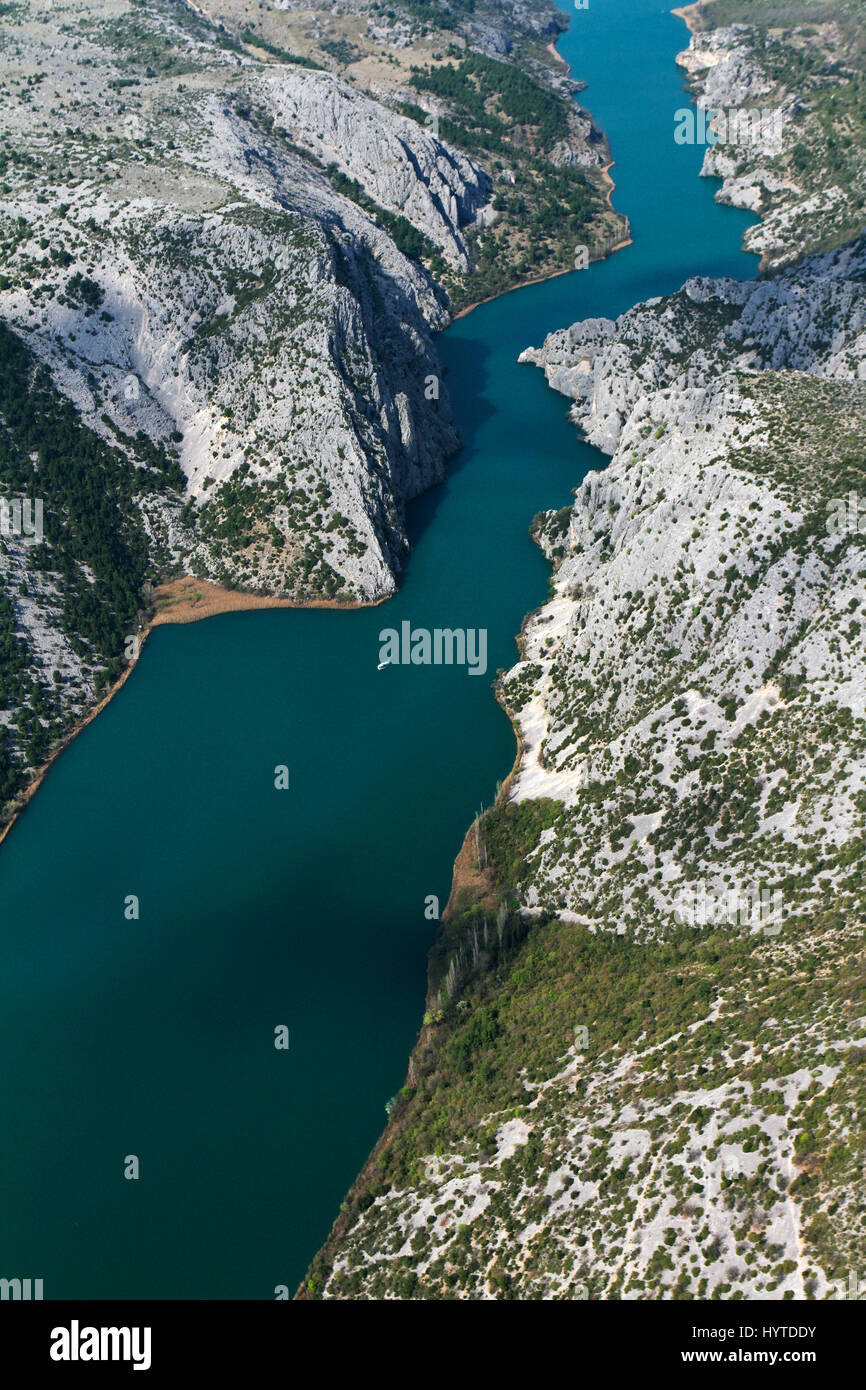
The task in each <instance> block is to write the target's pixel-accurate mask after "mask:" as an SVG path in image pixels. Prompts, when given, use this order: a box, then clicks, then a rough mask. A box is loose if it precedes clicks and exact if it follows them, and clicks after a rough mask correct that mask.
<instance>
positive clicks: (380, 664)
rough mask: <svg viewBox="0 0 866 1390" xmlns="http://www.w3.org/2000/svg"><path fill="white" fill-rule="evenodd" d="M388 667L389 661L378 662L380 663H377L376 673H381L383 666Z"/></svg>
mask: <svg viewBox="0 0 866 1390" xmlns="http://www.w3.org/2000/svg"><path fill="white" fill-rule="evenodd" d="M390 665H391V663H390V661H380V662H379V665H378V666H377V667H376V670H377V671H381V670H382V669H383V668H384V667H385V666H390Z"/></svg>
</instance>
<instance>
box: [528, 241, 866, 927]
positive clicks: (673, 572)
mask: <svg viewBox="0 0 866 1390" xmlns="http://www.w3.org/2000/svg"><path fill="white" fill-rule="evenodd" d="M864 269H866V239H863V238H861V239H860V240H859V241H857V242H856V243H853V244H852V245H850V246H848V247H845V248H842V249H841V250H840V251H837V252H834V253H832V254H830V255H827V256H823V257H816V258H813V259H812V260H810V261H809V262H807V263H805V264H803V265H801V266H799V267H797V269H796V270H790V271H786V272H784V273H782V274H780V275H777V276H774V277H772V278H770V279H767V280H764V281H753V282H748V283H739V282H736V281H728V280H724V281H720V280H702V279H696V280H692V281H689V282H688V283H687V284H686V286H685V287H684V289H683V290H682V291H681V292H680V293H679V294H678V295H674V296H672V297H671V298H670V299H666V300H655V301H650V302H649V303H647V304H644V305H638V306H637V307H636V308H634V309H632V310H630V311H629V312H628V313H627V314H625V315H623V316H622V317H621V318H620V319H619V320H618V321H617V323H616V324H614V323H612V322H610V321H608V320H587V321H585V322H583V323H579V324H575V325H573V326H572V328H570V329H567V330H563V331H560V332H557V333H554V334H551V335H550V337H549V338H548V339H547V340H546V342H545V344H544V346H543V347H542V348H541V349H528V350H527V351H526V352H525V353H524V354H522V360H524V361H528V362H534V363H535V364H536V365H538V366H541V367H543V368H544V371H545V374H546V376H547V379H548V381H549V382H550V384H551V385H552V386H553V387H554V388H555V389H556V390H559V391H561V392H562V393H563V394H565V395H567V396H569V397H570V398H572V400H573V401H574V405H573V407H572V415H573V418H574V420H575V422H576V423H577V424H578V425H579V426H580V427H581V428H582V430H583V431H584V432H585V434H586V436H587V438H588V439H589V440H590V441H591V442H592V443H593V444H595V445H597V446H598V447H599V448H601V449H602V450H604V451H605V452H606V453H609V454H611V455H612V461H611V464H610V466H609V467H608V468H606V469H605V470H604V471H603V472H599V473H590V474H589V475H588V477H587V478H586V479H585V481H584V483H583V486H582V487H581V488H580V490H579V491H578V494H577V500H576V502H575V505H574V507H573V508H572V509H571V510H570V511H569V512H565V513H563V514H557V515H554V514H547V515H546V517H545V518H543V520H542V526H541V532H540V539H541V542H542V544H543V545H544V548H545V550H546V552H547V553H548V555H549V556H550V557H551V559H552V560H553V561H554V563H555V565H556V577H555V584H554V597H553V598H552V600H551V602H550V603H548V604H546V605H545V606H544V607H543V608H542V609H540V610H539V612H538V613H537V614H536V615H535V616H534V617H533V619H532V620H531V622H530V623H529V624H528V626H527V628H526V629H525V632H524V647H523V660H522V662H521V663H520V664H519V665H518V666H517V667H515V668H514V669H513V670H512V671H511V672H510V673H509V674H508V676H507V677H506V678H505V681H504V693H505V698H506V700H507V701H509V703H512V704H513V705H514V707H515V714H516V719H517V723H518V727H519V729H520V733H521V739H522V742H523V745H524V749H525V753H524V757H523V760H522V762H521V765H520V769H519V773H518V777H517V780H516V783H515V790H514V795H515V797H516V798H517V799H518V800H520V799H526V798H535V797H552V798H554V799H558V800H562V801H563V802H564V803H565V804H566V805H567V806H569V807H572V808H574V811H575V816H576V829H577V827H579V826H580V825H581V824H582V823H583V821H584V820H585V818H586V817H588V816H589V817H590V818H592V819H593V820H594V821H595V823H596V825H598V824H599V823H600V822H603V820H604V816H603V815H601V816H600V815H599V811H598V808H597V807H596V806H595V805H594V804H593V803H592V802H589V803H587V799H586V789H587V787H588V785H589V784H591V783H592V782H597V781H606V780H608V779H609V778H610V777H611V776H614V775H616V773H617V772H622V770H623V769H624V768H626V767H630V766H632V764H634V765H635V766H637V767H639V768H640V770H641V771H640V776H639V777H638V776H637V774H635V779H636V783H638V784H640V786H641V790H639V791H637V790H636V791H633V792H631V793H629V799H630V800H631V801H633V811H634V814H633V815H630V816H629V817H628V820H629V822H630V823H631V826H632V828H631V830H630V831H629V833H628V835H627V836H626V838H625V839H624V840H623V841H622V842H618V837H616V836H614V837H612V838H611V839H610V841H609V842H607V841H606V840H605V837H604V835H602V837H601V842H600V843H598V846H597V851H596V853H595V854H594V855H593V854H590V855H586V854H585V853H584V852H583V850H584V849H585V846H586V844H587V843H588V842H589V838H590V837H589V836H587V837H584V838H583V839H581V835H580V834H579V833H578V834H577V836H576V838H577V841H578V842H579V843H580V844H581V846H582V849H581V853H580V854H579V855H578V857H577V860H576V861H574V862H572V861H571V859H570V857H569V856H568V855H565V854H564V853H563V850H562V846H561V844H553V843H550V844H544V845H542V846H541V848H540V849H539V853H538V855H537V858H536V859H535V860H534V861H533V863H532V865H531V868H530V872H529V874H528V885H529V886H528V893H529V895H530V896H527V903H528V904H529V905H530V906H533V907H535V908H537V907H540V906H544V907H547V908H551V907H553V908H555V909H556V910H559V911H565V912H570V913H572V914H573V913H574V912H575V911H582V912H583V913H584V915H585V914H586V911H587V908H588V904H590V903H592V901H593V900H594V899H595V897H596V895H597V894H599V895H600V896H604V895H605V893H606V891H607V890H606V889H605V888H604V887H603V886H602V885H603V880H602V879H601V878H600V871H601V869H602V867H603V866H604V864H605V862H608V863H609V864H612V863H614V862H619V861H620V860H622V859H624V858H625V857H626V855H628V853H629V852H630V851H631V850H632V849H633V848H637V850H638V851H639V863H641V864H642V865H643V867H642V868H641V870H640V873H644V872H645V873H646V875H647V879H646V882H647V893H648V898H647V904H652V905H653V906H652V911H650V912H649V914H648V915H647V914H646V913H645V914H644V915H645V918H646V923H647V924H649V923H650V922H651V921H654V920H658V918H659V916H661V917H662V918H664V915H665V914H668V915H670V914H671V913H672V911H673V903H674V898H675V896H676V892H677V891H678V888H679V886H680V885H679V879H680V873H681V865H680V862H679V860H678V856H677V853H676V851H675V850H674V849H673V848H671V849H670V850H668V851H665V852H664V853H662V854H660V855H659V854H657V853H656V851H655V850H654V849H653V847H652V840H653V837H654V835H655V832H656V831H658V830H659V827H660V826H662V825H663V824H664V822H665V820H666V818H667V819H670V818H671V817H672V816H673V815H674V809H673V808H674V807H676V806H678V805H679V806H680V808H681V809H680V810H678V811H676V815H681V814H683V811H682V808H684V807H685V806H686V805H688V804H689V802H690V799H691V798H693V797H694V796H695V795H696V792H697V789H698V784H697V783H696V781H695V775H694V774H693V773H691V772H690V771H689V768H690V766H691V765H692V763H691V760H692V759H694V758H695V757H696V756H698V752H697V750H698V745H699V744H700V746H702V747H706V748H708V747H710V746H712V747H714V748H716V749H718V750H722V749H726V750H728V751H729V752H731V751H732V750H733V749H734V747H735V745H736V743H737V740H738V739H739V737H740V735H741V734H742V731H743V729H744V727H745V726H746V725H747V724H756V723H758V722H760V721H761V719H762V717H763V716H765V715H766V714H768V713H769V714H770V715H774V718H770V719H768V720H767V723H766V725H765V726H764V727H767V728H771V727H772V726H773V725H774V724H775V725H776V726H778V725H779V722H780V717H779V711H780V710H781V709H782V707H783V706H785V703H786V701H785V695H784V690H783V687H785V679H786V678H788V679H789V682H790V680H793V679H794V677H796V680H797V681H799V680H800V678H801V677H802V678H803V679H804V680H805V681H806V682H807V683H808V688H809V691H810V699H811V701H812V702H813V704H814V703H815V701H821V702H825V703H826V707H827V716H826V717H827V718H828V719H831V718H832V716H831V714H830V710H831V709H832V708H833V707H835V706H836V705H843V706H844V707H845V708H846V709H847V710H848V711H849V712H850V715H851V717H852V718H853V719H855V720H857V721H861V720H863V719H864V717H866V703H864V698H866V697H864V695H863V691H864V690H866V656H864V650H863V646H862V642H861V641H860V638H859V624H857V623H854V624H852V625H851V628H850V631H849V629H848V624H847V623H846V622H844V621H843V620H842V615H843V614H844V613H846V612H848V611H851V612H853V611H855V610H856V609H857V608H858V606H859V603H860V601H861V596H862V583H863V579H862V573H861V559H860V551H859V548H858V546H857V544H856V540H857V537H856V536H854V537H851V536H846V537H841V536H840V535H839V534H838V533H837V532H834V530H833V528H832V526H831V525H830V520H829V519H830V515H831V507H832V503H833V499H834V498H836V497H837V495H838V494H840V493H841V494H843V495H844V494H845V492H846V489H847V488H848V486H849V485H850V484H851V482H852V480H855V479H854V474H850V475H849V473H848V471H847V469H848V464H847V463H846V462H845V460H846V459H849V457H851V458H853V454H850V455H849V451H850V450H851V449H856V440H857V438H858V435H859V434H861V433H862V430H863V426H864V422H866V291H864ZM855 473H856V470H855ZM849 541H850V542H851V544H848V542H849ZM833 652H835V653H836V656H835V658H834V657H833V656H832V655H831V653H833ZM779 681H781V682H782V685H781V686H780V685H779ZM795 684H796V681H795ZM678 711H679V713H678ZM788 717H789V718H790V719H791V720H797V721H799V720H801V719H806V718H807V716H806V712H805V710H803V709H799V710H798V711H797V713H796V714H794V712H793V710H790V711H789V716H788ZM809 717H811V716H809ZM807 722H808V720H807ZM698 730H700V738H699V737H698ZM777 731H778V730H777ZM701 739H703V740H709V742H704V743H701ZM857 748H858V749H859V751H856V752H855V749H854V747H853V746H848V747H847V748H845V749H843V748H839V749H837V750H836V752H835V754H834V763H833V765H834V771H833V773H832V775H828V776H826V777H822V778H821V779H820V786H819V783H818V781H817V780H816V781H814V782H813V783H812V785H811V788H810V796H809V810H808V812H807V810H806V807H805V805H803V804H801V805H800V806H799V810H798V811H797V814H794V810H795V807H796V805H797V803H798V802H802V796H801V789H800V790H798V783H797V781H796V779H791V780H790V781H789V782H786V785H787V786H788V790H789V794H788V795H787V800H786V801H785V802H784V804H783V803H782V802H779V805H778V806H776V801H777V799H778V798H777V797H775V796H774V797H772V798H771V799H770V805H771V807H772V809H771V810H768V811H766V815H764V812H763V811H762V812H761V814H760V816H759V820H758V821H756V826H755V829H756V830H757V829H758V828H759V825H760V824H763V823H764V821H766V824H767V827H768V834H769V833H770V832H772V833H777V832H778V833H779V834H780V835H781V837H782V839H783V840H784V841H785V842H786V845H787V849H786V851H785V854H784V855H783V858H784V857H785V856H787V857H791V856H793V855H795V853H796V847H797V846H799V847H800V848H802V847H803V845H805V844H806V843H807V842H809V839H810V837H811V836H812V835H814V834H819V835H823V836H826V837H827V838H828V839H829V840H830V841H831V842H832V843H833V844H835V845H838V844H841V843H843V842H845V841H847V840H848V839H850V838H851V837H852V836H854V835H856V833H858V829H859V826H860V820H861V815H860V812H859V811H858V810H857V805H858V803H857V795H858V789H859V787H860V786H861V785H863V784H864V783H866V747H864V748H862V749H860V748H859V744H858V745H857ZM768 758H770V762H769V764H768V766H772V754H768ZM650 768H653V769H654V773H653V774H652V775H647V774H648V769H650ZM769 796H770V791H769V790H768V791H767V792H766V793H765V800H766V798H767V797H769ZM786 807H788V808H789V809H790V811H791V814H785V808H786ZM765 809H766V808H765ZM720 814H721V811H720ZM623 833H624V834H625V831H624V832H623ZM714 835H715V831H714V830H712V829H711V828H708V831H707V836H708V839H707V843H706V860H707V865H708V867H707V870H706V872H707V874H708V875H710V876H711V877H713V878H714V876H715V875H717V873H718V867H719V866H718V865H715V866H714V864H713V860H714V858H715V850H714V844H715V841H714ZM752 848H753V855H752V860H751V861H749V862H748V863H744V864H743V866H742V873H743V874H744V875H746V874H752V875H754V873H755V872H759V873H760V872H761V869H760V865H761V858H762V854H763V853H764V852H765V851H764V849H762V847H761V843H760V840H759V841H758V844H757V847H755V846H753V847H752ZM766 854H767V856H768V858H767V859H766V861H765V862H764V864H763V872H764V875H765V876H769V877H772V872H773V870H772V852H771V851H770V850H769V848H767V849H766ZM756 865H757V866H758V867H757V869H756ZM727 867H729V868H730V867H731V866H730V865H728V866H727ZM656 870H658V871H659V881H658V882H656V881H654V880H653V875H654V874H655V872H656ZM636 872H637V871H636ZM842 877H843V878H844V874H843V875H842ZM717 886H718V885H717ZM742 886H743V889H744V891H746V884H745V878H744V881H743V885H742ZM581 905H582V906H581ZM632 917H633V913H632V911H631V910H629V909H628V908H627V907H626V908H625V909H624V911H623V912H622V913H621V920H622V921H623V922H624V923H625V922H628V923H629V924H630V925H634V922H633V921H632Z"/></svg>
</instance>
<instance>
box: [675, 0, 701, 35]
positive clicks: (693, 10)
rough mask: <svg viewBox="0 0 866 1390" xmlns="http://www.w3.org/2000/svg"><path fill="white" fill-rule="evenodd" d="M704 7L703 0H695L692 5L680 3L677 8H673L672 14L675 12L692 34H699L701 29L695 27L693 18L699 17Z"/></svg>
mask: <svg viewBox="0 0 866 1390" xmlns="http://www.w3.org/2000/svg"><path fill="white" fill-rule="evenodd" d="M702 9H703V4H702V0H695V3H694V4H692V5H679V6H678V7H677V9H675V10H671V14H675V15H676V17H677V19H681V20H682V21H683V23H684V24H685V26H686V28H687V29H688V31H689V33H690V34H697V33H698V32H699V30H698V29H696V28H695V25H694V24H693V23H692V20H693V19H695V20H696V19H697V18H698V16H699V15H700V13H701V10H702Z"/></svg>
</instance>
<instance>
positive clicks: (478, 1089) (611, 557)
mask: <svg viewBox="0 0 866 1390" xmlns="http://www.w3.org/2000/svg"><path fill="white" fill-rule="evenodd" d="M864 266H866V242H864V240H862V239H861V240H859V241H858V242H856V243H855V244H853V245H852V246H850V247H847V248H845V249H843V250H841V251H839V252H837V253H834V254H833V255H831V256H827V257H823V258H816V259H815V260H813V261H811V262H809V263H808V264H807V265H805V266H803V267H801V268H800V269H799V271H798V272H797V273H794V272H789V273H786V274H785V275H782V276H779V277H777V278H775V279H773V280H770V281H765V282H755V283H752V284H750V285H739V284H736V283H735V282H731V281H704V280H697V281H692V282H690V283H689V284H688V285H687V286H686V287H685V288H684V290H683V291H681V292H680V294H678V295H675V296H673V297H672V298H670V299H666V300H656V301H651V302H649V303H647V304H644V305H640V306H638V307H636V308H635V309H633V310H631V311H630V312H629V313H627V314H625V315H624V316H623V317H622V318H621V319H620V320H619V321H618V322H617V323H613V322H610V321H605V320H596V321H589V322H587V323H582V324H576V325H574V327H573V328H572V329H570V330H567V331H566V332H563V333H555V334H553V335H551V337H550V338H549V339H548V340H547V342H546V343H545V345H544V347H543V348H542V349H540V350H529V351H528V352H527V353H525V354H524V360H526V361H530V362H535V363H536V364H537V365H539V366H542V367H543V368H544V370H545V371H546V373H547V376H548V379H549V381H550V382H551V385H553V386H555V387H556V389H558V390H560V391H562V392H563V393H564V394H566V395H567V396H569V397H571V398H573V400H574V407H573V414H574V418H575V422H576V423H577V424H578V425H579V426H580V427H581V428H582V430H583V431H584V432H585V434H586V435H587V437H588V438H589V439H591V440H592V441H593V442H595V443H596V444H598V445H599V447H601V448H602V449H603V450H604V451H605V452H608V453H610V454H611V455H612V459H611V463H610V465H609V466H608V467H607V468H605V469H604V470H602V471H599V472H596V473H591V474H590V475H589V476H588V477H587V478H586V480H585V481H584V483H583V485H582V487H581V488H580V490H579V491H578V494H577V497H576V500H575V503H574V506H573V507H571V508H566V509H565V510H564V511H563V512H562V513H549V514H545V515H544V516H542V517H540V518H539V519H538V523H537V538H538V540H539V542H540V544H541V545H542V546H543V547H544V549H545V552H546V553H547V555H548V556H549V558H550V559H551V562H552V563H553V565H554V568H555V577H554V581H553V586H552V595H551V599H550V601H549V602H548V603H547V604H545V605H544V606H543V607H542V608H541V609H540V610H539V611H538V612H537V613H536V614H534V615H533V617H532V619H531V620H530V621H529V622H528V624H527V626H526V628H525V630H524V633H523V638H522V660H521V661H520V662H519V663H518V665H517V666H515V667H514V668H513V670H511V671H509V672H508V673H507V674H506V675H505V677H504V678H503V680H502V682H501V696H502V700H503V702H504V703H505V705H506V707H507V708H508V709H509V711H510V712H511V714H512V717H513V719H514V721H515V723H516V726H517V728H518V731H519V734H520V739H521V745H522V756H521V758H520V761H519V764H518V768H517V772H516V776H515V778H514V780H513V782H512V785H511V789H510V793H509V797H508V800H507V801H506V802H505V803H503V804H501V805H500V806H499V807H497V808H496V809H495V810H493V811H491V812H489V813H488V814H487V816H485V817H484V818H483V819H482V820H481V822H480V824H479V826H478V828H477V839H476V848H475V852H474V856H473V850H472V849H469V850H468V851H466V853H468V854H469V855H470V856H471V857H474V858H475V860H476V866H475V869H474V871H473V872H472V873H468V874H467V872H466V870H465V869H464V870H463V874H462V885H463V886H462V887H461V888H460V890H459V891H458V893H457V895H456V898H455V901H454V904H453V910H454V916H453V917H452V920H451V922H450V923H449V924H448V925H447V927H446V929H445V933H444V937H443V941H442V943H441V944H440V949H439V953H438V955H437V956H435V957H434V961H433V966H432V971H431V978H432V983H431V993H430V999H429V1003H428V1015H427V1018H426V1020H425V1025H426V1026H425V1028H424V1029H423V1030H422V1035H421V1040H420V1042H419V1045H418V1048H417V1049H416V1052H415V1055H414V1057H413V1063H412V1067H411V1069H410V1075H409V1078H408V1083H407V1088H406V1090H405V1092H404V1094H403V1097H402V1098H401V1106H402V1108H401V1109H399V1110H398V1113H397V1117H396V1119H395V1122H394V1125H393V1130H392V1137H391V1138H390V1142H389V1143H386V1146H385V1148H384V1151H383V1152H382V1153H381V1154H380V1155H379V1156H378V1157H377V1161H376V1163H375V1164H371V1166H370V1169H368V1171H367V1173H366V1175H365V1179H364V1180H362V1183H361V1186H360V1188H359V1190H358V1191H356V1192H355V1193H354V1194H353V1204H352V1205H350V1212H352V1213H353V1214H354V1216H355V1220H354V1224H351V1225H350V1226H349V1228H348V1229H347V1231H346V1232H345V1234H343V1235H342V1236H341V1238H340V1239H338V1240H337V1241H335V1242H334V1244H333V1246H332V1247H330V1248H329V1249H328V1250H327V1251H326V1255H325V1258H324V1260H323V1262H322V1263H321V1264H320V1265H318V1266H316V1267H314V1270H313V1273H312V1276H311V1277H312V1280H313V1287H314V1289H316V1290H317V1291H319V1292H321V1293H322V1294H323V1295H324V1296H325V1297H338V1298H339V1297H358V1296H370V1295H372V1296H383V1295H391V1296H393V1295H394V1294H397V1296H402V1297H443V1296H451V1297H454V1296H458V1297H466V1298H482V1299H485V1298H499V1297H512V1298H514V1297H517V1298H566V1299H584V1298H589V1299H596V1298H605V1299H607V1298H626V1299H629V1298H668V1297H690V1298H695V1297H696V1298H725V1299H727V1298H732V1297H742V1298H746V1299H767V1298H773V1299H782V1298H794V1299H806V1298H833V1297H845V1289H846V1288H847V1280H848V1273H849V1271H850V1270H856V1269H858V1268H859V1267H860V1265H861V1264H862V1258H863V1253H864V1233H863V1203H864V1195H863V1181H862V1179H863V1175H862V1167H861V1164H860V1160H859V1157H858V1149H859V1144H860V1142H861V1139H860V1136H861V1122H860V1121H857V1120H855V1119H854V1116H855V1115H856V1113H857V1110H858V1107H860V1106H861V1105H862V1098H863V1087H864V1072H863V1059H864V1056H866V1052H864V1041H866V1013H864V1010H863V1000H862V991H861V985H862V972H863V965H864V960H863V945H864V941H863V926H862V923H863V920H864V914H866V879H864V874H863V867H862V865H863V848H864V844H866V796H864V787H866V700H864V693H863V692H864V689H866V648H864V642H863V631H862V624H861V619H860V614H861V611H862V604H863V598H864V578H866V552H864V548H863V546H864V542H863V536H862V534H861V533H860V531H859V516H860V515H861V513H858V512H857V507H856V499H855V502H854V503H853V505H854V521H853V525H851V524H850V523H851V506H852V501H851V499H852V496H853V495H854V493H855V492H856V491H857V490H858V489H862V478H863V464H864V458H863V446H862V440H863V437H864V424H866V375H864V373H866V351H864V349H866V342H864V338H863V310H864V295H863V272H864ZM864 501H866V498H863V497H862V494H861V504H862V502H864ZM840 518H842V519H841V520H840ZM458 881H459V882H460V881H461V880H458Z"/></svg>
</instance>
